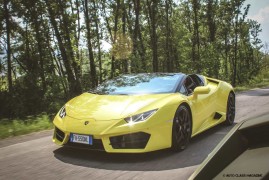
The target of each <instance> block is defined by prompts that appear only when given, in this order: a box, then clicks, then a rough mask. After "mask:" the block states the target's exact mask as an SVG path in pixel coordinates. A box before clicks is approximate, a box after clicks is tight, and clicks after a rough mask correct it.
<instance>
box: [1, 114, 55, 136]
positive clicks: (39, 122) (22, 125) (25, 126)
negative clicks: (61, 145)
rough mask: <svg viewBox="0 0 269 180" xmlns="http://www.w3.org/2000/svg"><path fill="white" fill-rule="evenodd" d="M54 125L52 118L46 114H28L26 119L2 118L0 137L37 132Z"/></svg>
mask: <svg viewBox="0 0 269 180" xmlns="http://www.w3.org/2000/svg"><path fill="white" fill-rule="evenodd" d="M52 127H53V125H52V123H51V120H50V118H49V117H48V115H46V114H41V115H39V116H27V117H25V118H24V119H13V120H12V121H11V120H8V119H1V120H0V139H3V138H7V137H10V136H17V135H22V134H27V133H31V132H36V131H40V130H45V129H51V128H52Z"/></svg>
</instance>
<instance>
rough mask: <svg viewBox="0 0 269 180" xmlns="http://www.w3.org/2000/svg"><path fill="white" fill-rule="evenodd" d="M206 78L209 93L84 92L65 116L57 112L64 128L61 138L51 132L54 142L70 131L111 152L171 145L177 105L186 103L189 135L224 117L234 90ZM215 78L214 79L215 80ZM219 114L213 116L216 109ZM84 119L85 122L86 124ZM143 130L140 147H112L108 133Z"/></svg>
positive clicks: (57, 122) (59, 125)
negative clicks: (135, 119) (136, 118)
mask: <svg viewBox="0 0 269 180" xmlns="http://www.w3.org/2000/svg"><path fill="white" fill-rule="evenodd" d="M209 80H210V79H209V78H208V79H207V86H208V87H209V88H210V92H209V93H208V94H202V95H198V97H197V98H194V96H193V95H191V96H185V95H182V94H180V93H169V94H148V95H97V94H90V93H83V94H82V95H80V96H78V97H75V98H73V99H72V100H70V101H69V102H68V103H67V104H66V105H65V107H66V114H67V115H66V117H64V118H63V119H62V118H60V116H59V113H58V114H57V115H56V117H55V119H54V121H53V123H54V125H55V127H57V128H58V129H59V130H61V131H62V132H64V140H63V141H62V142H61V141H59V140H58V139H57V138H56V133H54V136H53V142H55V143H56V144H58V145H61V146H62V145H65V144H66V143H67V142H68V141H69V136H70V133H77V134H85V135H92V136H93V138H94V139H100V140H101V141H102V143H103V146H104V150H105V151H106V152H112V153H120V152H121V153H122V152H123V153H142V152H149V151H154V150H159V149H165V148H170V147H171V144H172V126H173V119H174V115H175V112H176V110H177V108H178V107H179V105H181V104H182V103H185V104H187V105H188V106H189V108H190V110H191V115H192V136H195V135H196V134H199V133H201V132H203V131H204V130H206V129H208V128H210V127H212V126H215V125H217V124H219V123H221V122H223V121H225V119H226V105H227V97H228V95H229V93H230V92H231V91H233V89H232V87H231V85H229V84H228V83H225V82H223V81H219V80H214V79H213V82H212V81H209ZM216 82H217V83H216ZM153 109H158V110H157V111H156V112H155V113H154V114H153V115H152V116H150V117H149V118H148V119H147V120H145V121H140V122H137V123H127V122H126V121H125V120H124V118H126V117H129V116H132V115H136V114H139V113H143V112H146V111H149V110H153ZM216 112H218V113H219V114H221V115H222V117H221V118H220V119H217V120H216V119H214V118H213V117H214V115H215V113H216ZM85 121H88V124H87V125H85ZM137 132H144V133H147V134H150V138H149V140H148V143H147V144H146V146H145V148H143V149H141V148H140V149H115V148H113V147H112V146H111V142H110V139H109V138H110V137H114V136H119V135H125V134H131V133H137Z"/></svg>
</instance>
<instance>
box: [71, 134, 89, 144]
mask: <svg viewBox="0 0 269 180" xmlns="http://www.w3.org/2000/svg"><path fill="white" fill-rule="evenodd" d="M70 141H71V142H74V143H81V144H90V145H92V136H88V135H81V134H70Z"/></svg>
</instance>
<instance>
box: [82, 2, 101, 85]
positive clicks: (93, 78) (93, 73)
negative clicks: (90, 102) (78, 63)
mask: <svg viewBox="0 0 269 180" xmlns="http://www.w3.org/2000/svg"><path fill="white" fill-rule="evenodd" d="M84 3H85V4H84V14H85V23H86V29H87V32H86V33H87V42H88V51H89V59H90V69H91V72H90V74H91V82H92V83H91V85H92V87H95V86H97V84H98V81H97V78H96V67H95V63H94V56H93V49H92V42H91V38H92V35H91V28H90V23H91V21H90V18H89V11H88V8H89V7H88V0H85V1H84Z"/></svg>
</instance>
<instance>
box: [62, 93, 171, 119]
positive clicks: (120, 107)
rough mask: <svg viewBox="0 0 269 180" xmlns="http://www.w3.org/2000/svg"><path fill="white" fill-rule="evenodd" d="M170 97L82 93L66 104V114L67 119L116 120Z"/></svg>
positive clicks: (161, 95) (165, 95)
mask: <svg viewBox="0 0 269 180" xmlns="http://www.w3.org/2000/svg"><path fill="white" fill-rule="evenodd" d="M171 95H172V94H147V95H97V94H91V93H83V94H81V95H80V96H78V97H75V98H73V99H72V100H71V101H69V102H68V103H67V104H66V112H67V115H68V116H69V117H72V118H76V119H94V120H96V121H105V120H117V119H122V118H125V117H128V116H129V115H133V114H136V112H137V111H139V110H140V109H141V108H143V107H145V106H148V105H150V104H152V103H153V102H156V101H160V100H162V99H164V98H166V97H168V96H171ZM154 108H156V107H154ZM148 110H151V109H148ZM137 113H139V112H137Z"/></svg>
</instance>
